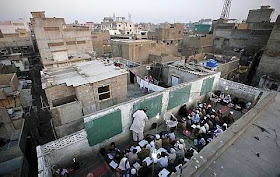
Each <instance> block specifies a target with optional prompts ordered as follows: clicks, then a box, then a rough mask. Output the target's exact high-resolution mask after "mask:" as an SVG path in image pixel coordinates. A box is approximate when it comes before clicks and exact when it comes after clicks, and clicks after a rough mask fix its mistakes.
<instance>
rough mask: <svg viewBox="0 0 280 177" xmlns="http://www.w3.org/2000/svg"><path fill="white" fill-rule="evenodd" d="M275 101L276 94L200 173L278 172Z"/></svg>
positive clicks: (220, 174)
mask: <svg viewBox="0 0 280 177" xmlns="http://www.w3.org/2000/svg"><path fill="white" fill-rule="evenodd" d="M279 104H280V94H277V96H276V97H275V100H274V101H273V102H272V103H271V105H270V106H269V107H268V109H267V110H265V111H264V112H263V113H261V114H260V115H259V116H258V117H259V118H258V119H257V120H256V121H255V122H254V123H253V124H252V125H251V126H250V127H249V128H248V129H247V131H246V132H245V133H244V134H243V135H241V136H240V137H239V138H238V139H237V140H236V141H235V142H234V144H232V145H231V146H230V147H229V148H228V149H227V150H226V151H225V152H224V153H223V154H222V155H221V156H220V157H218V159H216V161H215V163H211V164H210V165H209V168H207V169H206V170H205V171H204V172H203V173H202V175H201V176H209V174H216V175H215V176H228V177H231V176H278V175H279V172H280V171H279V167H280V165H279V164H280V159H279V158H278V157H280V151H279V148H280V147H279V143H280V141H279V139H278V137H277V135H279V133H280V132H279ZM236 169H238V170H236ZM213 176H214V175H213Z"/></svg>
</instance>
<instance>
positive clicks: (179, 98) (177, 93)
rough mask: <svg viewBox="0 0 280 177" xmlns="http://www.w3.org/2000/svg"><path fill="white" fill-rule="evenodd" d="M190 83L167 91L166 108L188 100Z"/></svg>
mask: <svg viewBox="0 0 280 177" xmlns="http://www.w3.org/2000/svg"><path fill="white" fill-rule="evenodd" d="M190 92H191V85H187V86H185V87H183V88H180V89H177V90H174V91H171V92H169V101H168V108H167V109H168V110H169V109H172V108H175V107H177V106H179V105H182V104H184V103H186V102H188V101H189V98H190Z"/></svg>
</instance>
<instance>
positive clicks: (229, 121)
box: [228, 111, 234, 124]
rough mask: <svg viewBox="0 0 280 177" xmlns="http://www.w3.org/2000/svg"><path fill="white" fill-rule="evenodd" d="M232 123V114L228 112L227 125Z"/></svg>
mask: <svg viewBox="0 0 280 177" xmlns="http://www.w3.org/2000/svg"><path fill="white" fill-rule="evenodd" d="M233 122H234V118H233V112H232V111H230V112H229V114H228V124H232V123H233Z"/></svg>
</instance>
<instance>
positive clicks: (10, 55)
mask: <svg viewBox="0 0 280 177" xmlns="http://www.w3.org/2000/svg"><path fill="white" fill-rule="evenodd" d="M0 31H1V32H0V33H1V34H0V64H1V65H2V66H3V67H6V68H7V67H8V68H9V67H10V68H18V69H19V71H28V69H29V62H28V57H29V56H30V54H32V53H34V47H33V43H32V40H31V33H30V30H29V26H28V23H27V22H25V21H24V20H22V19H19V20H13V21H5V22H0ZM0 73H2V72H0Z"/></svg>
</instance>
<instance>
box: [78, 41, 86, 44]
mask: <svg viewBox="0 0 280 177" xmlns="http://www.w3.org/2000/svg"><path fill="white" fill-rule="evenodd" d="M85 43H86V41H77V44H85Z"/></svg>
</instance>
